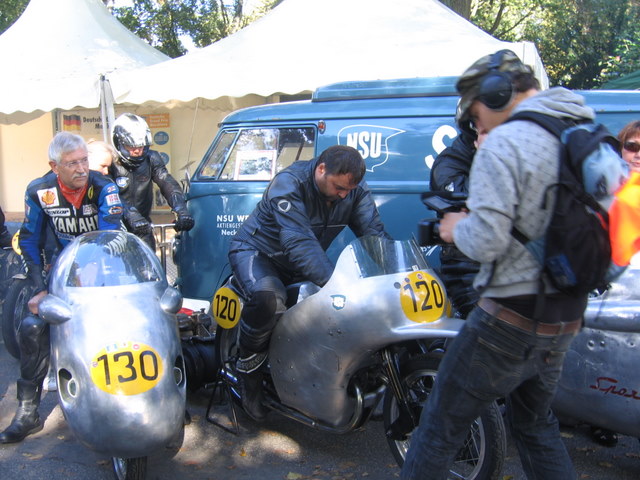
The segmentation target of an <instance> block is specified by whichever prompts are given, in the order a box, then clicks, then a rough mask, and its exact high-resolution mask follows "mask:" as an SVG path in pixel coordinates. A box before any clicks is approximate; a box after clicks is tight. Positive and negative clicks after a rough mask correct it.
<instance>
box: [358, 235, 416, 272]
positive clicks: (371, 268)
mask: <svg viewBox="0 0 640 480" xmlns="http://www.w3.org/2000/svg"><path fill="white" fill-rule="evenodd" d="M351 247H352V248H353V255H354V256H355V261H356V263H357V265H358V268H359V270H360V277H362V278H368V277H376V276H379V275H389V274H392V273H402V272H413V271H417V270H426V269H428V268H429V266H428V265H427V261H426V259H425V257H424V255H423V254H422V252H421V250H420V248H419V247H418V246H417V245H416V243H415V242H414V241H411V240H402V241H394V240H389V239H386V238H381V237H373V236H371V237H361V238H358V239H356V240H354V241H353V242H351Z"/></svg>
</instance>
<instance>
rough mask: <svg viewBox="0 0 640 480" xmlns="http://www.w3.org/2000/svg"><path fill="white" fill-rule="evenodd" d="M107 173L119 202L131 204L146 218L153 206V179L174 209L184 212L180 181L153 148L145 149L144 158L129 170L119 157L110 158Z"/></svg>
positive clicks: (184, 206) (185, 206) (177, 211)
mask: <svg viewBox="0 0 640 480" xmlns="http://www.w3.org/2000/svg"><path fill="white" fill-rule="evenodd" d="M109 175H110V176H111V177H112V178H113V179H114V181H115V183H116V185H118V188H119V189H120V196H121V197H122V200H123V202H124V203H125V204H126V205H127V206H132V207H135V208H136V209H137V210H138V212H140V214H141V215H142V216H143V217H145V218H146V219H147V220H149V221H151V209H152V207H153V183H155V184H156V185H158V188H160V192H161V193H162V195H163V196H164V198H165V199H166V200H167V203H168V204H169V206H170V207H171V209H172V210H173V211H174V212H176V213H181V212H184V213H186V212H187V205H186V203H185V200H184V195H183V194H182V189H181V188H180V185H179V184H178V182H176V180H175V179H174V178H173V177H172V176H171V174H170V173H169V172H168V171H167V168H166V167H165V165H164V162H163V160H162V157H161V156H160V154H159V153H158V152H156V151H155V150H149V153H148V154H147V156H146V158H144V159H143V160H142V162H140V164H139V165H138V166H137V167H136V168H134V169H133V170H128V169H127V168H125V166H124V165H122V164H121V163H120V162H119V161H115V162H113V163H112V164H111V167H109ZM152 182H153V183H152Z"/></svg>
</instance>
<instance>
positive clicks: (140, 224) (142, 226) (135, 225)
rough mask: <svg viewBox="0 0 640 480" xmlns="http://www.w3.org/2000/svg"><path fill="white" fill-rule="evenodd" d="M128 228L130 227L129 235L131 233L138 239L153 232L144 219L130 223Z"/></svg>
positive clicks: (147, 221)
mask: <svg viewBox="0 0 640 480" xmlns="http://www.w3.org/2000/svg"><path fill="white" fill-rule="evenodd" d="M130 227H131V233H133V234H134V235H136V236H138V237H143V236H145V235H149V234H150V233H151V232H152V231H153V228H152V227H151V224H150V223H149V220H147V219H146V218H144V217H141V218H140V219H138V220H135V221H133V222H131V223H130Z"/></svg>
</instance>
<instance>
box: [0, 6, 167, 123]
mask: <svg viewBox="0 0 640 480" xmlns="http://www.w3.org/2000/svg"><path fill="white" fill-rule="evenodd" d="M168 59H169V57H168V56H167V55H165V54H163V53H162V52H160V51H159V50H156V49H155V48H153V47H151V46H150V45H148V44H147V43H145V42H144V41H142V40H141V39H140V38H138V37H137V36H135V35H134V34H133V33H131V32H130V31H129V30H127V29H126V28H125V27H124V26H123V25H122V24H121V23H120V22H119V21H118V20H117V19H116V18H114V17H113V16H112V15H111V13H110V12H109V10H107V8H106V7H105V6H104V4H103V3H102V2H101V1H100V0H55V1H52V0H31V1H30V2H29V5H28V6H27V8H26V10H25V11H24V13H23V14H22V16H20V18H19V19H18V20H17V21H16V22H15V23H14V24H13V25H12V26H11V27H10V28H9V29H8V30H7V31H6V32H4V33H3V34H2V35H0V61H1V62H2V64H3V65H5V68H6V70H5V71H4V74H3V75H2V76H0V113H3V114H5V115H8V114H12V113H14V112H27V113H30V112H34V111H41V112H48V111H51V110H54V109H56V108H59V109H63V110H69V109H72V108H77V107H85V108H97V107H98V105H99V103H100V81H99V80H100V76H101V75H109V74H111V73H113V72H116V71H124V70H131V69H135V68H139V67H143V66H146V65H152V64H155V63H158V62H163V61H165V60H168ZM5 120H6V117H5Z"/></svg>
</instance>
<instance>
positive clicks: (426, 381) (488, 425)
mask: <svg viewBox="0 0 640 480" xmlns="http://www.w3.org/2000/svg"><path fill="white" fill-rule="evenodd" d="M441 358H442V357H441V355H439V354H427V355H419V356H416V357H413V358H411V359H409V360H407V361H406V362H405V363H404V364H403V365H402V366H401V367H400V370H401V379H400V380H401V382H402V385H403V388H404V389H405V391H406V392H407V394H408V401H409V403H410V404H411V405H412V406H413V407H414V408H413V411H414V412H415V413H416V418H419V417H420V412H421V407H422V405H424V403H425V402H426V400H427V397H428V396H429V393H430V392H431V389H432V387H433V383H434V380H435V377H436V374H437V373H438V367H439V365H440V360H441ZM399 412H400V409H399V407H398V401H397V399H396V397H395V395H394V394H393V393H392V391H391V389H387V391H386V393H385V397H384V408H383V416H384V426H385V431H386V430H388V429H389V428H390V426H391V425H392V424H393V423H394V422H395V421H396V419H397V418H398V416H399ZM387 441H388V442H389V447H390V449H391V453H393V456H394V457H395V459H396V462H398V465H400V466H402V464H403V463H404V459H405V457H406V455H407V451H408V450H409V445H410V443H411V433H409V434H408V436H407V439H406V440H394V439H391V438H388V439H387ZM506 448H507V447H506V431H505V427H504V422H503V420H502V415H501V414H500V409H499V407H498V405H497V404H496V403H495V402H493V403H492V404H491V406H490V407H489V408H488V409H487V410H486V411H485V412H483V413H482V415H480V416H479V417H478V418H477V419H476V420H475V421H474V422H473V423H472V424H471V428H470V429H469V432H468V434H467V438H466V440H465V443H464V445H463V446H462V447H461V448H460V451H459V452H458V455H457V456H456V459H455V461H454V463H453V465H452V466H451V470H450V477H451V478H460V479H466V480H485V479H497V478H499V476H500V472H501V471H502V465H503V463H504V457H505V453H506Z"/></svg>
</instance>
